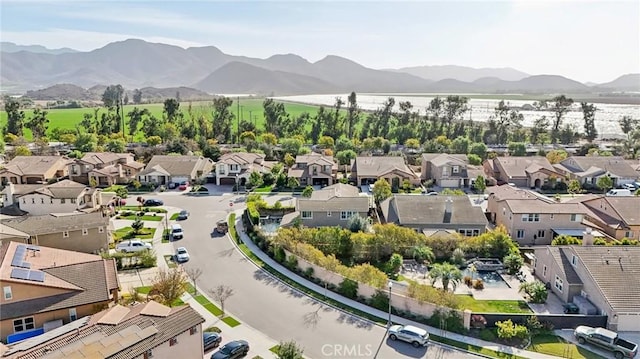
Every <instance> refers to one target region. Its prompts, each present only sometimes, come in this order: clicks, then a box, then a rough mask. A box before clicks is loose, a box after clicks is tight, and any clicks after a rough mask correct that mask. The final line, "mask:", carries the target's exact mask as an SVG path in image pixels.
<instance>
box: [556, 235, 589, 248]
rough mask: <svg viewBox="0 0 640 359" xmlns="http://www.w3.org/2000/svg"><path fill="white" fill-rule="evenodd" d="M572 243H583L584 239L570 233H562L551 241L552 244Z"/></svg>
mask: <svg viewBox="0 0 640 359" xmlns="http://www.w3.org/2000/svg"><path fill="white" fill-rule="evenodd" d="M572 244H582V241H581V240H579V239H578V238H576V237H573V236H570V235H568V234H561V235H559V236H557V237H556V238H554V239H553V240H552V241H551V245H552V246H564V245H572Z"/></svg>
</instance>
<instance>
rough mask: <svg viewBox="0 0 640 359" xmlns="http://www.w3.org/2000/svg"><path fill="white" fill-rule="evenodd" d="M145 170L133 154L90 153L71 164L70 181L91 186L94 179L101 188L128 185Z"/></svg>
mask: <svg viewBox="0 0 640 359" xmlns="http://www.w3.org/2000/svg"><path fill="white" fill-rule="evenodd" d="M143 168H144V164H143V163H140V162H136V160H135V158H134V156H133V154H131V153H112V152H88V153H85V155H84V156H82V158H80V159H76V160H75V161H74V162H72V163H70V164H69V179H70V180H72V181H75V182H79V183H82V184H85V185H89V184H90V183H91V180H92V179H93V180H94V181H95V183H96V184H97V185H98V186H100V187H108V186H111V185H114V184H127V183H129V182H130V181H131V180H132V179H135V178H136V176H137V175H138V173H140V171H141V170H142V169H143Z"/></svg>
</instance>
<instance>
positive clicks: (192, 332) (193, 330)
mask: <svg viewBox="0 0 640 359" xmlns="http://www.w3.org/2000/svg"><path fill="white" fill-rule="evenodd" d="M197 333H198V327H191V329H189V334H190V335H194V334H197Z"/></svg>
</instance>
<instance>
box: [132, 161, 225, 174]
mask: <svg viewBox="0 0 640 359" xmlns="http://www.w3.org/2000/svg"><path fill="white" fill-rule="evenodd" d="M156 166H160V168H162V169H163V170H164V171H166V172H167V173H168V174H169V175H171V176H191V174H192V173H194V172H196V171H202V173H204V174H206V173H209V172H210V171H211V169H212V168H213V162H212V161H211V160H210V159H208V158H205V157H202V156H153V158H151V161H149V163H147V166H146V167H145V169H144V170H142V172H140V174H139V176H144V175H146V174H148V173H151V172H153V171H154V167H156Z"/></svg>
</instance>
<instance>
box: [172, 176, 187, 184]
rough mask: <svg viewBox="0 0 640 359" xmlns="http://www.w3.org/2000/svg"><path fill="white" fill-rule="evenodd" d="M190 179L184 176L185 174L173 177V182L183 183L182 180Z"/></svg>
mask: <svg viewBox="0 0 640 359" xmlns="http://www.w3.org/2000/svg"><path fill="white" fill-rule="evenodd" d="M188 180H189V177H184V176H182V177H171V182H173V183H182V182H184V181H188Z"/></svg>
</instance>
